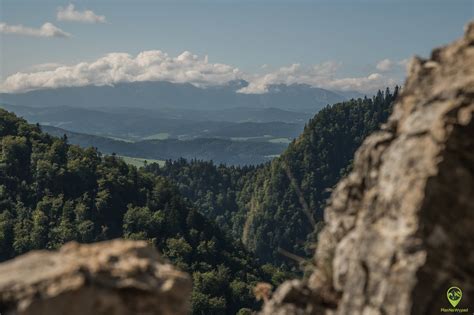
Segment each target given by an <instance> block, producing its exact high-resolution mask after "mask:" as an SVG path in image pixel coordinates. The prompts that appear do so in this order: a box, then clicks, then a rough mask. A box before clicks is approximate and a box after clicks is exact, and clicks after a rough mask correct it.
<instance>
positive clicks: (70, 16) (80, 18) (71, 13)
mask: <svg viewBox="0 0 474 315" xmlns="http://www.w3.org/2000/svg"><path fill="white" fill-rule="evenodd" d="M56 18H57V19H58V21H68V22H80V23H105V22H106V21H107V20H106V19H105V16H103V15H97V14H95V13H94V11H92V10H84V11H78V10H76V9H75V7H74V5H73V4H69V5H68V6H67V7H64V8H63V7H59V8H58V12H57V14H56Z"/></svg>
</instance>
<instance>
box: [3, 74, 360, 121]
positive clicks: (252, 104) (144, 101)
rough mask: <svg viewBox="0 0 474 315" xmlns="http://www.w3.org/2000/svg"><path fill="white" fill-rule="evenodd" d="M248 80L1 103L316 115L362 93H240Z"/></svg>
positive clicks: (56, 92) (70, 91)
mask: <svg viewBox="0 0 474 315" xmlns="http://www.w3.org/2000/svg"><path fill="white" fill-rule="evenodd" d="M247 84H248V83H247V82H246V81H242V80H241V81H232V82H229V83H228V84H226V85H223V86H216V87H208V88H199V87H196V86H193V85H191V84H180V83H170V82H163V81H158V82H157V81H150V82H132V83H119V84H116V85H115V86H84V87H66V88H56V89H44V90H36V91H30V92H26V93H11V94H9V93H2V94H0V103H4V104H11V105H23V106H30V107H57V106H70V107H78V108H99V107H107V108H118V107H128V108H142V109H165V108H174V109H194V110H218V109H229V108H235V107H247V108H268V107H273V108H279V109H284V110H291V111H297V112H307V113H312V114H314V113H315V112H317V111H318V110H319V109H321V108H322V107H323V106H325V105H328V104H333V103H337V102H341V101H344V100H347V99H350V98H352V97H359V96H361V94H360V93H357V92H335V91H329V90H325V89H321V88H315V87H311V86H309V85H305V84H293V85H284V84H280V85H271V86H270V87H269V90H268V92H267V93H264V94H243V93H238V92H237V91H238V90H239V89H241V88H242V87H244V86H246V85H247Z"/></svg>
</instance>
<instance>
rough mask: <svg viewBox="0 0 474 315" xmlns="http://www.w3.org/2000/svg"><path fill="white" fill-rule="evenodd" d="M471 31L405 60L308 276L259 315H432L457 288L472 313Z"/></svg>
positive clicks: (342, 187) (330, 215)
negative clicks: (390, 104) (405, 70)
mask: <svg viewBox="0 0 474 315" xmlns="http://www.w3.org/2000/svg"><path fill="white" fill-rule="evenodd" d="M473 112H474V24H471V25H470V26H469V27H468V28H467V30H466V34H465V36H464V38H462V39H461V40H459V41H457V42H455V43H453V44H451V45H449V46H447V47H444V48H441V49H437V50H434V51H433V53H432V56H431V58H430V59H429V60H422V59H419V58H414V59H413V60H412V62H411V67H410V70H409V77H408V79H407V82H406V85H405V87H404V89H403V92H402V95H401V96H400V98H399V99H398V101H397V102H396V105H395V108H394V113H393V115H392V116H391V118H390V119H389V122H388V123H387V125H386V126H385V127H384V128H383V130H382V131H381V132H379V133H377V134H374V135H372V136H370V137H369V138H368V139H367V140H366V141H365V142H364V144H363V145H362V147H361V148H360V149H359V150H358V152H357V154H356V159H355V163H354V170H353V171H352V173H351V174H350V176H348V178H346V179H344V180H342V181H341V182H340V183H339V184H338V186H337V188H336V189H335V191H334V192H333V194H332V197H331V199H330V203H329V205H328V207H327V209H326V212H325V216H326V218H325V219H326V227H325V228H324V230H323V231H322V233H321V234H320V238H319V242H318V248H317V251H316V256H315V257H316V258H315V259H316V261H315V263H316V269H315V271H314V272H313V274H312V275H311V277H310V278H309V279H308V280H305V281H292V282H287V283H285V284H283V285H282V286H281V287H280V288H279V289H278V290H277V292H276V293H275V294H274V297H273V299H272V300H271V301H270V302H268V303H267V304H266V305H265V307H264V310H263V314H366V315H369V314H370V315H372V314H374V315H375V314H388V315H390V314H397V315H403V314H439V313H440V309H441V308H450V307H451V305H450V304H449V302H448V300H447V299H446V290H447V289H448V288H449V287H450V286H453V285H455V286H458V287H459V288H461V289H462V291H463V298H462V300H461V302H460V303H459V305H458V306H457V307H458V308H467V307H470V309H469V312H470V313H472V312H473V311H474V242H473V240H474V120H473Z"/></svg>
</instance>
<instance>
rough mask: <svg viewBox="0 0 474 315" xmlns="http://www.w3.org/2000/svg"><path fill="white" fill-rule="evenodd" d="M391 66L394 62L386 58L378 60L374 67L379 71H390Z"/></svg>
mask: <svg viewBox="0 0 474 315" xmlns="http://www.w3.org/2000/svg"><path fill="white" fill-rule="evenodd" d="M393 66H394V62H393V61H392V60H390V59H388V58H387V59H383V60H380V61H379V62H378V63H377V65H376V66H375V68H377V70H379V71H390V70H392V68H393Z"/></svg>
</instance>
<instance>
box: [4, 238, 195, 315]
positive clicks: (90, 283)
mask: <svg viewBox="0 0 474 315" xmlns="http://www.w3.org/2000/svg"><path fill="white" fill-rule="evenodd" d="M190 293H191V280H190V278H189V277H188V275H187V274H186V273H183V272H181V271H178V270H176V269H175V268H174V267H173V266H172V265H170V264H168V263H166V262H165V261H164V260H163V259H162V258H161V257H160V255H159V254H158V253H157V252H156V250H155V249H153V248H151V247H149V246H148V244H147V243H146V242H143V241H125V240H113V241H107V242H100V243H95V244H88V245H80V244H78V243H74V242H72V243H68V244H66V245H64V246H63V247H61V249H60V250H58V251H53V252H51V251H33V252H30V253H27V254H25V255H22V256H20V257H17V258H15V259H13V260H10V261H7V262H5V263H2V264H0V313H1V314H2V315H8V314H15V315H29V314H35V315H59V314H68V315H76V314H77V315H79V314H80V315H84V314H104V315H105V314H107V315H129V314H137V315H139V314H147V315H153V314H163V315H180V314H188V311H189V304H188V299H189V296H190Z"/></svg>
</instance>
